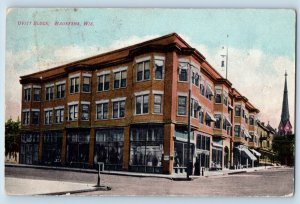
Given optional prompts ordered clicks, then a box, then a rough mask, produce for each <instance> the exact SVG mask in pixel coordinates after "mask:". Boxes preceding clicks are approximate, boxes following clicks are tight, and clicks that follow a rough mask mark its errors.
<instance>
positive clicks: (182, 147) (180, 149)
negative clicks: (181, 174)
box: [174, 141, 195, 167]
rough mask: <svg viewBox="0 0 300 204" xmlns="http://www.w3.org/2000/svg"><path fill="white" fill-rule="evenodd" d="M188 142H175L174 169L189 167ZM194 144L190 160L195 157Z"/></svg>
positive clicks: (191, 145) (191, 147)
mask: <svg viewBox="0 0 300 204" xmlns="http://www.w3.org/2000/svg"><path fill="white" fill-rule="evenodd" d="M187 147H188V145H187V142H181V141H175V142H174V167H187V165H188V152H187ZM194 148H195V146H194V144H190V159H191V160H192V158H193V155H194Z"/></svg>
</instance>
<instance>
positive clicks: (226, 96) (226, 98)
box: [223, 91, 228, 106]
mask: <svg viewBox="0 0 300 204" xmlns="http://www.w3.org/2000/svg"><path fill="white" fill-rule="evenodd" d="M223 102H224V105H225V106H227V105H228V93H227V92H226V91H224V100H223Z"/></svg>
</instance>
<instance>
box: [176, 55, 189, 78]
mask: <svg viewBox="0 0 300 204" xmlns="http://www.w3.org/2000/svg"><path fill="white" fill-rule="evenodd" d="M181 63H185V64H186V68H182V67H180V64H181ZM188 66H190V64H189V61H181V60H180V61H179V62H178V82H183V83H189V78H190V77H189V76H190V73H189V67H188ZM183 69H185V70H186V81H182V80H180V73H181V70H183Z"/></svg>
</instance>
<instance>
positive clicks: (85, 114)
mask: <svg viewBox="0 0 300 204" xmlns="http://www.w3.org/2000/svg"><path fill="white" fill-rule="evenodd" d="M81 108H82V110H81V120H89V108H90V105H88V104H82V105H81Z"/></svg>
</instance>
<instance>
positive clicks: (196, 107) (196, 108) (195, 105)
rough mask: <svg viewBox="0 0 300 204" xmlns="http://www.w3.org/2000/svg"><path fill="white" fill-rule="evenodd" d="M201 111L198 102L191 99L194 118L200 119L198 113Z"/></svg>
mask: <svg viewBox="0 0 300 204" xmlns="http://www.w3.org/2000/svg"><path fill="white" fill-rule="evenodd" d="M199 110H200V106H199V103H198V101H196V100H195V99H193V98H191V116H192V117H194V118H198V111H199Z"/></svg>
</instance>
